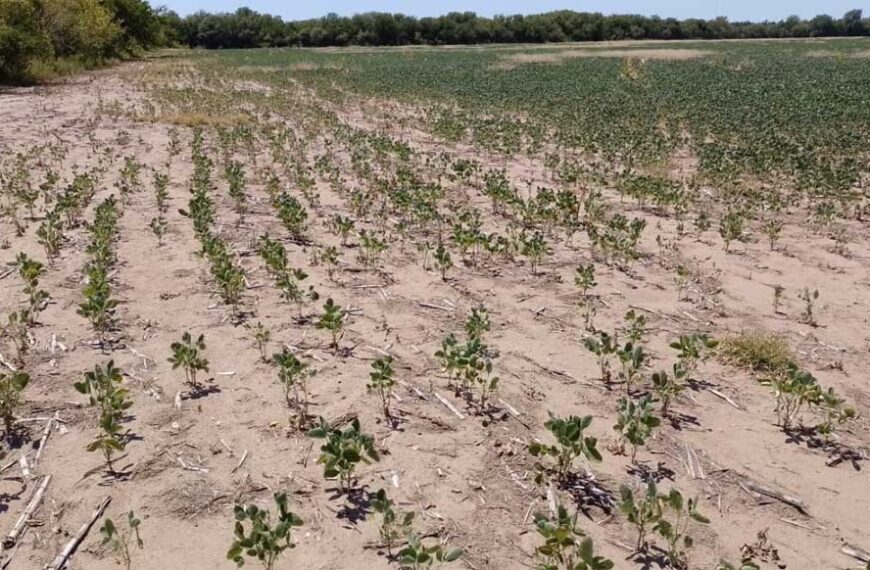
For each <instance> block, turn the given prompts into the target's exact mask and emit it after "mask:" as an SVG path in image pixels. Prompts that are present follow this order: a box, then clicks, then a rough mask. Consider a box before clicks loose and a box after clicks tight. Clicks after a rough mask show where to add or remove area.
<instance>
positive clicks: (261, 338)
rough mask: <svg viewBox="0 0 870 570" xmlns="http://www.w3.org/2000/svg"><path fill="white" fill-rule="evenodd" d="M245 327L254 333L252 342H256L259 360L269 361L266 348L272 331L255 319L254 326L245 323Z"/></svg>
mask: <svg viewBox="0 0 870 570" xmlns="http://www.w3.org/2000/svg"><path fill="white" fill-rule="evenodd" d="M245 328H247V329H248V330H249V331H251V332H252V333H253V334H254V342H256V343H257V350H258V351H259V352H260V360H262V361H263V362H269V356H268V353H267V349H268V347H269V341H270V340H271V338H272V333H270V332H269V329H267V328H266V327H265V326H264V325H263V323H261V322H259V321H257V324H256V326H252V325H250V324H246V325H245Z"/></svg>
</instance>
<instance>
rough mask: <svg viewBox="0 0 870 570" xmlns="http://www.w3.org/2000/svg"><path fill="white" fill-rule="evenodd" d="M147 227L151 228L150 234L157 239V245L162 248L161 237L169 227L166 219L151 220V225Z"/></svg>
mask: <svg viewBox="0 0 870 570" xmlns="http://www.w3.org/2000/svg"><path fill="white" fill-rule="evenodd" d="M148 227H149V228H151V233H153V234H154V237H156V238H157V245H158V246H163V236H165V235H166V230H167V228H168V227H169V226H168V224H167V223H166V218H164V217H163V216H157V217H156V218H151V223H150V224H148Z"/></svg>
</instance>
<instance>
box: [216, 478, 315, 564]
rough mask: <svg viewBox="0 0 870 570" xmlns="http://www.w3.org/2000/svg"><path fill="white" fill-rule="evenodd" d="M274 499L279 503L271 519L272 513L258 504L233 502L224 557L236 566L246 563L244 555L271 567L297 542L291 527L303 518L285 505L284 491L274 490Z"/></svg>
mask: <svg viewBox="0 0 870 570" xmlns="http://www.w3.org/2000/svg"><path fill="white" fill-rule="evenodd" d="M274 499H275V505H276V506H277V507H278V513H277V516H276V520H275V521H274V523H273V521H272V514H271V513H270V512H269V511H267V510H264V509H260V508H259V507H258V506H257V505H253V504H251V505H248V506H246V507H243V506H241V505H236V506H235V508H234V509H233V514H234V516H235V519H236V522H235V526H234V529H233V542H232V544H231V545H230V549H229V551H228V552H227V559H228V560H232V561H233V562H235V563H236V566H237V567H238V568H241V567H242V566H244V565H245V556H247V557H249V558H253V559H255V560H259V561H260V563H261V564H262V565H263V567H264V568H265V569H266V570H273V568H275V563H276V562H277V561H278V558H280V557H281V554H282V553H283V552H284V551H285V550H287V549H288V548H294V547H295V546H296V545H295V544H293V542H292V536H291V534H290V531H291V530H292V528H293V527H298V526H302V519H301V518H299V517H298V516H296V515H295V514H294V513H292V512H290V510H289V509H288V507H287V493H275V496H274ZM246 522H247V523H250V525H251V527H250V530H248V529H245V523H246Z"/></svg>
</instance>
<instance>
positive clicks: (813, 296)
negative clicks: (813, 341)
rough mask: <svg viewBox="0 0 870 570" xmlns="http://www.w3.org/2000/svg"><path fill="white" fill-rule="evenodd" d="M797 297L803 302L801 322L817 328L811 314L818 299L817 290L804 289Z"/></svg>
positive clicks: (814, 318)
mask: <svg viewBox="0 0 870 570" xmlns="http://www.w3.org/2000/svg"><path fill="white" fill-rule="evenodd" d="M798 297H800V299H801V301H803V302H804V311H803V313H802V314H801V321H802V322H803V323H805V324H808V325H810V326H811V327H817V326H819V323H817V322H816V317H815V314H813V308H814V307H815V304H816V301H817V300H818V299H819V290H818V289H814V290H813V291H810V289H809V287H804V290H803V292H801V293H800V294H799V295H798Z"/></svg>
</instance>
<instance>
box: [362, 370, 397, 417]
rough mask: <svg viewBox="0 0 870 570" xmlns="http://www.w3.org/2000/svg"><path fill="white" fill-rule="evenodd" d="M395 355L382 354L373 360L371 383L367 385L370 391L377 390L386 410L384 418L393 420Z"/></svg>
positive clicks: (370, 374)
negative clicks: (391, 400)
mask: <svg viewBox="0 0 870 570" xmlns="http://www.w3.org/2000/svg"><path fill="white" fill-rule="evenodd" d="M393 374H394V371H393V357H392V356H382V357H380V358H378V359H376V360H375V361H374V362H372V371H371V372H370V373H369V383H368V384H367V385H366V388H368V390H369V391H373V392H377V393H378V396H380V398H381V406H382V408H383V410H384V420H385V421H387V422H388V423H389V422H391V421H392V414H391V413H390V398H391V397H392V395H393V386H395V384H396V381H395V380H394V379H393Z"/></svg>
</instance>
